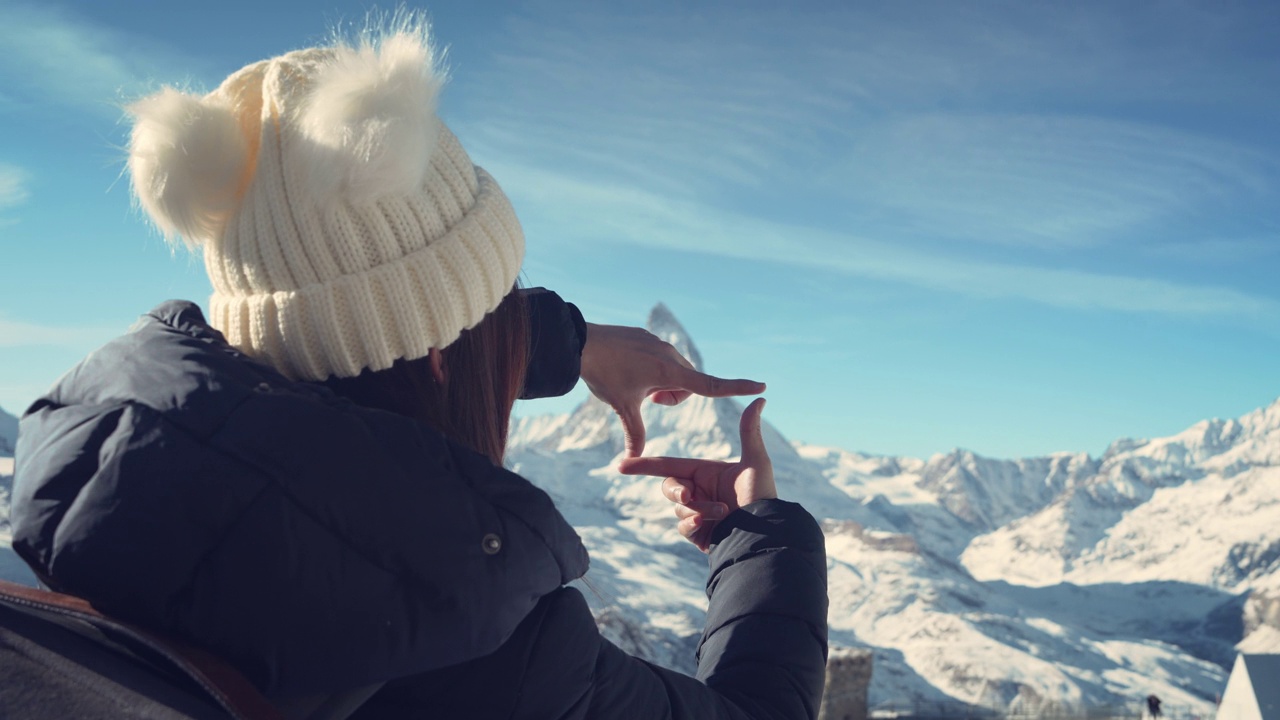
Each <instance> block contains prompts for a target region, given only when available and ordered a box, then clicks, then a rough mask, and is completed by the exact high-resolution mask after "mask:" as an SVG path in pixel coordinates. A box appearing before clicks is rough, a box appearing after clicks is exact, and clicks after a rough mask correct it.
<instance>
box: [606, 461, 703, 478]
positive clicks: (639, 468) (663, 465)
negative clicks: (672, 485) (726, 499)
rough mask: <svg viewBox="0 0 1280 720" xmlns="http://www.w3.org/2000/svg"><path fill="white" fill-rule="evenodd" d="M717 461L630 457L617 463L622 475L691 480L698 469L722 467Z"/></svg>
mask: <svg viewBox="0 0 1280 720" xmlns="http://www.w3.org/2000/svg"><path fill="white" fill-rule="evenodd" d="M723 465H725V463H722V462H720V461H718V460H698V459H695V458H674V457H631V458H623V460H622V462H620V463H618V472H620V473H622V474H623V475H657V476H658V477H662V476H666V475H669V476H671V477H677V478H685V479H689V478H692V477H693V475H694V473H696V472H697V471H698V469H699V468H703V467H715V466H723Z"/></svg>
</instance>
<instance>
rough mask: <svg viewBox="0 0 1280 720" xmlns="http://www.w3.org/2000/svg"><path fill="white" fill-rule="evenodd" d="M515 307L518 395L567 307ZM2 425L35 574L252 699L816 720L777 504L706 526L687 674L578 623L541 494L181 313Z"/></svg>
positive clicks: (558, 350) (577, 560)
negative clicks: (201, 653)
mask: <svg viewBox="0 0 1280 720" xmlns="http://www.w3.org/2000/svg"><path fill="white" fill-rule="evenodd" d="M530 300H531V303H532V305H533V317H534V318H535V321H536V322H538V323H539V325H540V329H539V330H538V331H537V332H536V338H535V341H536V344H535V351H534V357H533V363H532V366H531V368H530V374H529V377H530V384H529V385H527V386H526V390H527V391H528V393H527V394H530V395H536V394H538V393H539V392H540V391H544V390H547V389H552V390H554V391H559V392H563V391H564V390H567V389H568V387H571V386H572V381H573V380H576V363H577V353H578V352H579V351H580V349H581V345H582V341H583V340H584V337H583V336H582V333H583V325H582V323H581V319H580V316H578V315H577V313H576V310H574V309H573V308H572V306H570V305H567V304H565V303H563V302H562V301H560V300H559V298H558V297H557V296H555V295H554V293H547V292H536V291H535V292H533V293H530ZM556 368H559V370H556ZM567 375H572V377H571V378H568V379H566V376H567ZM20 430H21V432H20V435H19V443H18V448H17V453H16V458H17V465H16V474H15V480H14V496H13V504H12V507H13V514H12V525H13V531H14V535H13V537H14V542H13V545H14V549H15V550H17V551H18V552H19V553H20V554H21V555H22V557H23V558H24V559H25V560H26V561H27V562H28V563H29V564H30V565H31V566H32V568H33V569H34V570H35V571H36V573H37V574H38V575H39V576H40V577H42V578H43V579H44V580H45V581H46V582H48V583H49V584H50V585H51V586H52V587H53V588H54V589H56V590H60V591H63V592H67V593H71V594H75V595H79V596H81V597H84V598H87V599H89V600H90V601H91V602H93V603H94V605H95V606H97V607H98V608H99V609H100V610H102V611H104V612H107V613H109V614H112V615H115V616H117V617H120V618H122V619H124V620H128V621H132V622H135V623H138V624H139V625H143V626H147V627H153V628H155V629H157V630H158V631H162V632H165V633H168V634H170V635H173V636H176V637H179V638H182V639H185V640H188V641H192V642H195V643H197V644H199V645H201V646H204V647H206V648H208V649H210V650H212V651H214V652H215V653H217V654H219V655H220V656H222V657H224V658H226V659H228V660H230V661H231V662H232V663H233V664H234V665H235V666H237V667H238V668H239V669H240V670H241V671H242V672H244V673H245V674H246V675H247V676H248V677H249V678H250V680H252V681H253V682H254V683H255V684H256V685H258V687H259V688H261V689H262V690H263V691H264V692H266V693H267V694H268V695H270V696H273V697H277V698H290V697H299V696H306V695H311V694H316V693H328V692H335V691H340V690H343V689H346V688H353V687H359V686H365V685H370V684H376V683H383V682H386V683H387V684H386V685H384V686H383V687H382V689H381V690H379V691H378V692H377V693H376V694H375V695H373V697H372V698H370V699H369V700H368V702H366V703H365V704H364V706H363V707H361V708H360V710H359V711H358V714H357V717H416V716H424V717H472V718H476V717H511V718H516V717H528V718H556V717H618V718H625V717H636V718H662V717H680V718H711V717H778V718H781V717H812V716H814V715H815V714H816V712H817V703H818V699H819V698H820V695H821V690H822V679H823V668H824V660H825V651H826V592H825V590H826V584H825V554H824V550H823V544H822V535H821V532H820V530H819V528H818V527H817V525H816V523H815V522H814V521H813V519H812V518H811V517H810V516H809V515H808V514H807V513H805V512H804V510H803V509H801V508H800V507H799V506H797V505H794V504H792V503H785V502H781V501H773V500H771V501H763V502H759V503H755V504H754V505H752V506H750V507H748V508H745V509H744V510H743V511H741V512H737V513H734V514H733V515H731V516H730V517H729V518H727V519H726V520H724V521H722V522H721V523H720V526H719V528H718V529H717V534H716V538H715V545H714V547H713V549H712V551H711V554H710V560H711V576H710V580H709V582H708V585H707V588H708V595H709V597H710V607H709V612H708V617H707V628H706V632H705V633H704V637H703V640H702V643H701V645H700V647H699V665H698V667H699V672H698V675H699V677H698V679H694V678H689V677H687V676H683V675H681V674H679V673H675V672H672V671H669V670H665V669H662V668H658V667H654V666H652V665H649V664H647V663H645V662H643V661H641V660H638V659H636V658H633V657H630V656H628V655H626V654H625V653H623V652H622V651H620V650H619V649H618V648H616V647H615V646H613V645H612V644H610V643H609V642H607V641H606V640H604V639H602V638H601V637H600V635H599V633H598V631H597V630H596V627H595V624H594V622H593V619H592V616H591V613H590V611H589V610H588V608H587V605H586V602H585V600H584V599H583V598H582V596H581V594H580V593H578V592H577V591H576V590H574V589H571V588H565V587H563V586H564V585H565V583H568V582H570V581H572V580H574V579H576V578H578V577H580V576H581V575H582V574H583V573H584V572H585V571H586V569H587V555H586V551H585V549H584V548H583V545H582V543H581V541H580V540H579V538H578V536H577V534H576V533H575V532H574V531H573V529H572V528H571V527H569V526H568V524H567V523H566V522H565V520H564V519H563V517H562V516H561V515H560V513H559V512H558V511H557V510H556V508H555V507H554V505H553V504H552V502H551V500H550V499H549V498H548V496H547V495H546V494H545V493H543V492H542V491H540V490H539V489H537V488H535V487H534V486H533V485H531V484H530V483H529V482H527V481H526V480H524V479H523V478H521V477H519V476H517V475H515V474H513V473H511V472H508V471H506V470H504V469H502V468H499V467H495V466H493V465H492V464H491V463H490V462H489V461H488V460H487V459H486V458H484V457H483V456H481V455H479V454H477V453H474V452H472V451H470V450H468V449H466V448H464V447H462V446H459V445H457V444H455V443H452V442H450V441H448V440H447V439H445V438H444V437H442V436H441V435H440V434H439V433H437V432H435V431H433V430H432V429H430V428H428V427H426V426H424V425H422V424H420V423H418V422H416V421H413V420H409V419H407V418H404V417H401V416H398V415H394V414H391V413H387V412H383V411H378V410H373V409H368V408H363V407H360V406H357V405H354V404H353V403H350V402H348V401H346V400H344V399H341V398H339V397H337V396H335V395H333V394H332V393H330V392H329V391H327V390H326V389H324V388H321V387H318V386H316V385H313V384H310V383H301V382H292V381H289V380H288V379H286V378H284V377H283V376H281V375H280V374H279V373H277V372H276V371H275V370H273V369H272V368H270V367H268V366H266V365H264V364H261V363H259V362H256V361H254V360H252V359H250V358H248V357H246V356H244V355H243V354H241V353H239V352H238V351H236V350H235V349H233V348H231V347H230V346H228V345H227V344H226V343H225V341H224V340H223V338H222V337H221V335H220V334H219V333H217V331H215V330H213V329H211V328H210V327H208V325H207V324H206V323H205V321H204V319H203V317H202V316H201V315H200V312H199V309H198V308H197V307H196V306H194V305H192V304H190V303H180V302H172V303H166V304H165V305H162V306H160V307H159V308H157V309H156V310H154V311H152V312H151V313H149V314H148V315H146V316H144V317H143V318H142V320H140V321H139V323H138V324H137V325H135V327H134V328H133V329H132V331H131V332H130V333H129V334H127V335H125V336H123V337H121V338H119V339H117V340H115V341H113V342H111V343H109V344H108V345H106V346H105V347H103V348H102V349H100V350H98V351H97V352H95V353H93V354H92V355H90V356H89V357H88V358H86V359H85V360H84V361H83V362H82V363H81V364H80V365H78V366H77V367H75V368H74V369H73V370H71V371H70V372H69V373H68V374H67V375H65V376H64V377H63V378H62V379H61V380H60V381H59V382H58V383H57V385H56V386H55V387H54V388H53V390H52V391H51V392H50V393H49V394H48V395H47V396H45V397H44V398H42V399H40V400H39V401H37V402H36V403H35V404H33V405H32V407H31V408H30V409H29V410H28V411H27V413H26V414H25V415H24V417H23V418H22V421H21V426H20Z"/></svg>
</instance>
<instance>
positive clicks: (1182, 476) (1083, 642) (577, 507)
mask: <svg viewBox="0 0 1280 720" xmlns="http://www.w3.org/2000/svg"><path fill="white" fill-rule="evenodd" d="M650 320H651V325H650V331H651V332H653V333H654V334H655V335H657V336H658V337H661V338H662V339H664V340H667V341H668V342H671V343H672V344H673V345H675V346H676V347H677V348H678V349H679V350H680V351H681V352H682V353H684V354H686V357H689V358H690V360H691V363H693V364H695V365H696V366H698V367H702V366H703V360H704V359H703V357H702V355H701V354H700V353H699V352H698V350H697V348H696V345H695V344H694V343H693V341H692V339H691V338H690V337H689V336H688V333H687V332H685V331H684V328H683V326H681V325H680V323H679V321H678V320H677V319H676V318H675V315H674V314H673V313H671V311H670V309H669V308H667V307H666V306H659V307H655V308H654V312H652V313H650ZM695 361H696V362H695ZM741 411H742V405H741V404H740V403H738V402H737V401H736V400H731V399H719V400H712V399H707V398H699V397H696V396H695V397H692V398H690V399H689V400H687V401H686V402H685V403H682V404H681V405H679V406H676V407H671V408H668V407H662V406H656V405H652V404H647V405H646V407H645V408H644V410H643V413H644V417H645V422H646V427H647V428H648V436H649V442H648V445H647V447H646V454H647V455H682V456H692V457H706V458H730V457H734V456H735V455H736V454H737V453H738V452H739V451H740V448H739V445H738V443H737V418H738V416H739V415H740V414H741ZM1278 428H1280V400H1277V401H1276V402H1275V403H1273V404H1272V405H1270V406H1267V407H1263V408H1259V409H1257V410H1255V411H1252V412H1250V413H1248V414H1246V415H1245V416H1242V417H1241V418H1236V419H1229V420H1218V419H1212V420H1205V421H1202V422H1200V423H1196V424H1194V425H1192V426H1191V427H1189V428H1187V429H1186V430H1184V431H1182V432H1180V433H1177V434H1175V435H1172V436H1169V437H1167V438H1154V439H1149V438H1143V439H1125V438H1122V439H1118V440H1117V441H1115V442H1113V443H1112V444H1111V446H1110V447H1109V448H1108V449H1107V452H1105V453H1104V454H1103V455H1102V456H1101V457H1097V458H1095V457H1092V456H1090V455H1089V454H1087V453H1071V452H1061V453H1053V454H1050V455H1046V456H1040V457H1031V458H1016V459H1013V460H1001V459H994V458H987V457H984V456H982V455H980V454H977V453H974V452H971V451H968V450H963V449H955V450H952V451H950V452H948V453H939V454H935V455H934V456H932V457H930V458H928V459H919V458H908V457H894V456H879V455H872V454H867V453H860V452H855V451H850V450H845V449H841V448H833V447H821V446H809V445H806V444H804V443H792V442H789V441H787V439H786V438H785V436H784V435H783V434H782V432H781V431H780V429H778V428H776V427H774V426H772V425H771V424H770V425H768V426H767V429H766V445H767V446H768V449H769V451H770V453H771V455H772V456H773V458H774V461H775V474H776V476H777V477H778V488H779V494H780V496H781V497H782V498H783V499H787V500H795V501H799V502H801V503H802V504H803V505H805V507H806V508H808V509H809V510H810V511H811V512H812V513H813V514H814V515H815V516H816V517H818V519H819V520H820V521H822V523H823V527H824V529H825V531H826V533H827V544H828V553H829V561H828V575H829V581H830V597H831V614H830V616H829V622H830V628H831V637H832V643H833V645H836V646H839V645H849V646H860V647H867V648H870V649H872V651H873V653H874V654H875V662H876V670H875V672H874V674H873V679H872V688H871V695H870V697H871V704H872V706H873V707H874V706H876V705H885V706H887V705H889V704H894V703H898V704H901V703H904V702H910V701H913V700H915V701H949V702H957V701H958V702H962V703H968V704H971V705H984V706H990V707H999V708H1001V709H1006V710H1023V711H1032V710H1035V709H1036V708H1044V707H1048V706H1050V705H1053V706H1055V707H1056V706H1072V707H1086V706H1091V705H1115V704H1122V703H1127V702H1133V701H1136V700H1137V699H1140V698H1142V697H1145V696H1146V695H1147V694H1149V693H1151V692H1155V693H1156V694H1158V695H1160V696H1161V697H1162V698H1164V699H1165V701H1166V703H1167V706H1168V707H1174V706H1179V705H1180V706H1183V707H1185V708H1188V709H1189V711H1193V712H1210V711H1211V710H1212V707H1213V705H1212V699H1213V697H1214V696H1215V694H1216V693H1218V692H1220V691H1221V690H1222V687H1223V685H1224V684H1225V680H1226V672H1227V669H1228V668H1227V663H1229V662H1230V660H1231V659H1233V658H1232V656H1233V655H1234V652H1235V651H1236V650H1237V649H1246V648H1247V649H1250V650H1251V651H1258V650H1259V649H1262V650H1280V573H1275V572H1273V570H1274V569H1280V544H1276V545H1274V546H1273V545H1270V544H1260V543H1261V541H1262V540H1264V539H1265V534H1264V533H1260V532H1256V531H1257V530H1259V529H1260V528H1261V527H1263V526H1264V525H1266V524H1267V523H1266V522H1264V520H1271V519H1274V520H1275V521H1280V491H1278V492H1277V493H1276V494H1277V497H1276V498H1275V499H1276V506H1275V508H1274V509H1268V508H1269V507H1270V506H1269V505H1266V504H1263V505H1255V506H1253V507H1254V511H1255V515H1256V516H1257V517H1255V518H1254V521H1253V522H1252V524H1251V525H1248V526H1247V527H1239V526H1237V527H1236V528H1235V529H1232V530H1230V531H1226V530H1222V529H1221V528H1217V527H1216V526H1217V525H1223V524H1228V525H1229V524H1230V523H1227V522H1226V521H1225V519H1224V517H1223V516H1221V515H1217V514H1214V513H1205V512H1203V509H1204V505H1205V503H1204V498H1205V497H1209V496H1212V497H1214V498H1215V502H1216V501H1220V500H1221V499H1222V498H1223V497H1226V496H1227V495H1229V493H1230V488H1229V487H1227V486H1229V485H1230V484H1231V478H1236V479H1237V484H1239V482H1241V481H1243V480H1251V481H1261V482H1264V483H1265V482H1266V481H1269V480H1274V481H1275V482H1273V483H1272V484H1273V485H1276V486H1280V477H1274V478H1272V477H1271V476H1270V475H1267V476H1266V477H1260V476H1258V475H1257V474H1258V473H1263V474H1264V475H1265V474H1266V473H1269V472H1271V470H1270V469H1269V468H1272V466H1280V462H1276V460H1275V459H1276V458H1280V430H1278ZM621 453H622V441H621V429H620V425H619V424H618V422H617V420H616V418H614V417H613V416H612V413H611V412H610V411H609V409H608V408H607V407H605V406H604V405H602V404H600V403H599V402H598V401H595V400H594V399H589V400H587V401H586V402H584V403H583V405H581V406H579V408H577V409H576V410H575V411H574V412H572V413H570V414H568V415H563V416H542V417H538V416H534V417H523V418H519V419H518V420H516V421H515V422H514V423H513V428H512V433H511V440H510V444H509V450H508V458H509V461H510V463H511V464H512V467H513V469H515V470H517V471H518V472H521V473H522V474H524V475H525V476H526V477H528V478H530V479H531V480H532V481H533V482H535V483H536V484H539V485H541V486H543V487H544V488H545V489H547V490H548V491H549V492H551V493H552V495H553V496H554V497H555V498H556V501H557V503H558V504H559V505H560V506H561V508H562V510H563V511H564V512H565V515H566V517H568V518H569V520H570V522H571V523H573V524H574V525H575V527H577V528H578V529H579V531H580V532H581V533H582V535H583V537H584V540H585V541H586V542H587V544H588V547H589V549H590V551H591V554H592V557H593V561H594V563H593V570H592V574H591V575H589V577H590V578H591V584H592V586H594V587H597V588H604V589H606V591H607V592H606V593H604V594H603V595H602V596H597V597H594V598H593V597H592V596H591V595H590V594H588V599H589V602H591V604H592V607H593V610H595V611H596V612H597V614H598V615H599V616H601V617H604V618H607V620H608V623H607V624H609V625H610V626H612V627H614V628H615V629H616V628H619V627H625V628H627V633H626V635H627V636H628V637H632V638H633V641H632V642H633V645H634V646H636V647H639V646H640V645H641V644H639V643H636V642H635V641H634V638H636V637H642V638H648V639H649V640H648V642H649V645H650V646H658V647H662V648H665V649H666V650H664V652H663V653H662V657H654V658H651V659H654V660H657V661H667V662H669V663H672V664H673V665H674V666H675V667H679V668H681V669H684V670H686V671H691V670H692V669H693V668H692V658H691V655H681V654H680V653H679V652H677V650H678V649H679V648H687V647H689V644H690V643H691V642H693V641H695V640H696V634H697V632H698V630H699V629H700V627H701V620H702V617H703V615H702V613H704V612H705V600H704V599H703V598H702V596H701V593H700V592H699V591H700V590H701V583H702V582H703V581H704V580H705V578H704V577H703V576H702V575H703V573H705V569H704V564H705V561H704V560H703V559H702V557H701V556H700V555H699V554H697V553H696V551H695V552H694V553H690V552H689V550H691V549H692V548H691V547H689V546H687V544H685V543H684V541H683V540H682V539H681V538H679V536H678V535H677V534H676V533H675V531H674V524H675V519H674V516H673V515H672V513H671V506H670V504H669V503H667V502H666V501H665V500H664V499H663V498H661V496H660V495H659V493H658V491H657V487H658V482H657V480H656V479H654V478H632V477H626V476H621V475H618V474H617V473H616V472H615V471H614V470H613V468H614V467H616V464H617V461H618V460H619V459H620V457H621ZM1215 483H1216V484H1217V485H1223V487H1217V486H1216V485H1215ZM1236 490H1237V493H1240V492H1241V490H1240V488H1237V489H1236ZM1192 491H1195V492H1192ZM1249 492H1252V493H1254V494H1255V495H1257V494H1258V493H1259V492H1260V491H1259V490H1258V489H1257V488H1250V489H1249V490H1246V491H1244V495H1245V496H1247V495H1248V493H1249ZM1179 493H1182V495H1180V494H1179ZM1183 495H1185V497H1183ZM1180 497H1181V500H1178V498H1180ZM1267 497H1268V498H1269V497H1270V495H1267ZM1175 501H1177V502H1175ZM1153 503H1154V504H1153ZM1196 504H1198V505H1199V506H1200V508H1201V513H1200V515H1201V517H1200V518H1199V520H1196V519H1195V518H1193V517H1191V516H1190V515H1189V514H1186V513H1184V514H1183V515H1179V516H1178V518H1179V519H1178V522H1179V523H1193V521H1194V522H1199V526H1196V527H1197V528H1198V531H1199V532H1201V533H1208V532H1209V531H1210V530H1211V529H1213V530H1215V531H1216V532H1218V533H1219V534H1225V535H1227V536H1229V537H1225V538H1224V539H1220V540H1217V541H1213V542H1207V541H1206V542H1205V543H1204V544H1203V547H1201V550H1202V551H1203V552H1201V553H1200V555H1201V556H1197V557H1194V558H1193V557H1189V556H1187V557H1183V558H1182V559H1181V561H1180V562H1178V563H1177V564H1176V568H1174V569H1171V567H1170V566H1169V565H1168V562H1169V561H1168V559H1167V558H1168V557H1171V555H1170V553H1174V552H1175V551H1176V552H1182V553H1183V554H1184V556H1185V555H1186V553H1187V550H1186V548H1188V547H1190V548H1194V547H1198V546H1197V544H1196V543H1193V542H1187V543H1183V545H1181V546H1179V547H1178V548H1172V549H1171V548H1168V547H1164V546H1163V545H1161V540H1160V536H1161V534H1162V533H1161V530H1163V529H1166V526H1165V525H1162V524H1160V518H1159V517H1158V514H1157V516H1156V517H1154V519H1153V518H1152V517H1147V516H1148V515H1152V513H1151V512H1150V510H1151V509H1152V508H1158V507H1161V506H1162V505H1169V507H1170V508H1180V509H1185V508H1186V507H1190V506H1193V505H1196ZM1240 504H1241V505H1242V506H1243V505H1244V500H1243V499H1242V500H1240ZM1144 508H1146V510H1144ZM1232 509H1233V510H1238V508H1232ZM1170 511H1171V510H1169V509H1166V510H1164V512H1170ZM1270 524H1272V525H1273V524H1274V523H1270ZM1250 528H1252V530H1250ZM1250 532H1252V533H1253V534H1250ZM1164 534H1165V535H1168V534H1170V533H1164ZM1197 542H1199V541H1197ZM1165 544H1166V545H1167V544H1168V543H1165ZM1161 553H1163V556H1161ZM1158 556H1159V557H1158ZM1161 557H1164V558H1165V559H1164V560H1163V561H1162V560H1161ZM1135 558H1136V559H1137V560H1142V561H1143V562H1145V564H1144V565H1142V568H1143V572H1138V571H1137V568H1135V567H1133V565H1134V563H1135V562H1137V560H1135ZM1162 563H1164V564H1162ZM1228 567H1234V568H1235V570H1236V572H1235V574H1234V575H1232V574H1231V573H1229V572H1227V570H1225V569H1224V568H1228ZM1224 573H1225V574H1224ZM1228 575H1230V577H1228ZM646 579H647V580H648V581H652V582H654V583H656V584H655V585H654V586H648V585H647V583H646V582H645V580H646ZM677 586H678V587H679V588H680V589H679V591H677V590H676V589H675V588H676V587H677ZM654 588H664V589H662V590H655V589H654ZM664 593H670V595H669V596H667V595H665V594H664ZM679 598H683V599H679ZM1251 598H1252V599H1251Z"/></svg>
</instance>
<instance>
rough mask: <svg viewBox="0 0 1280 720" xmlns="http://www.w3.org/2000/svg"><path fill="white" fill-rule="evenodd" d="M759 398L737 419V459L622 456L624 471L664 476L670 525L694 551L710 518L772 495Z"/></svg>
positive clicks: (706, 543)
mask: <svg viewBox="0 0 1280 720" xmlns="http://www.w3.org/2000/svg"><path fill="white" fill-rule="evenodd" d="M763 411H764V398H757V399H756V400H755V401H754V402H752V403H751V404H750V405H748V406H747V409H746V410H745V411H744V412H743V413H742V420H741V421H740V422H739V423H738V433H739V435H740V436H741V438H742V458H741V459H740V460H738V461H737V462H722V461H719V460H696V459H692V458H667V457H640V458H627V459H625V460H623V461H622V464H621V465H620V466H619V471H620V472H622V474H624V475H658V476H662V475H666V476H667V479H666V480H663V481H662V494H663V495H665V496H666V497H667V499H668V500H670V501H671V502H673V503H675V504H676V511H675V512H676V517H678V518H680V522H679V523H677V525H676V529H677V530H679V532H680V534H681V535H683V536H685V537H686V538H688V539H689V542H692V543H693V544H694V545H697V546H698V549H699V550H702V551H703V552H706V551H707V548H708V547H710V544H711V533H712V531H713V530H714V529H715V526H716V523H717V522H719V521H720V520H721V519H723V518H724V517H726V516H727V515H728V514H729V513H731V512H733V511H734V510H737V509H738V508H740V507H742V506H744V505H749V504H751V503H753V502H755V501H757V500H765V499H768V498H776V497H778V489H777V487H776V486H775V485H774V482H773V462H772V461H770V460H769V453H768V452H766V451H765V448H764V436H763V435H762V434H761V432H760V414H761V413H762V412H763Z"/></svg>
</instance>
